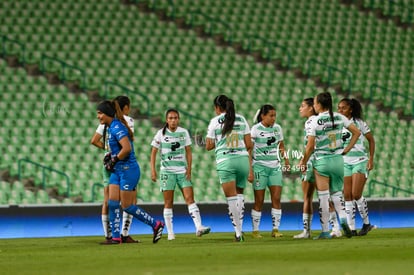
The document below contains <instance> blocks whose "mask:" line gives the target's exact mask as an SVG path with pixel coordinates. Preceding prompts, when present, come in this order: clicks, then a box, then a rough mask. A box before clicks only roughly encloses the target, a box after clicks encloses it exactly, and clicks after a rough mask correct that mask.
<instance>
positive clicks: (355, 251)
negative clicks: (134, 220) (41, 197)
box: [0, 228, 414, 275]
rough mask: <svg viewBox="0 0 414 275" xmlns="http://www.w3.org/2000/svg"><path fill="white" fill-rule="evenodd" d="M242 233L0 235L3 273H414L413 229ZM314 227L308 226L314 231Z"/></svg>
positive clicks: (1, 269) (0, 265)
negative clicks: (122, 240)
mask: <svg viewBox="0 0 414 275" xmlns="http://www.w3.org/2000/svg"><path fill="white" fill-rule="evenodd" d="M283 233H284V237H282V238H278V239H274V238H271V237H270V232H262V235H263V236H264V238H263V239H253V238H252V237H251V233H250V232H246V233H245V239H246V241H245V242H242V243H235V242H233V235H232V234H231V233H214V232H212V233H210V234H209V235H205V236H203V237H201V238H197V237H196V236H195V235H194V234H177V235H176V239H175V240H174V241H168V240H167V238H166V236H164V237H163V238H162V239H161V240H160V241H159V243H157V244H152V239H151V238H152V236H150V235H137V236H135V235H134V236H133V237H134V238H137V239H140V240H141V243H139V244H121V245H99V244H98V243H99V242H100V241H102V240H103V237H97V236H94V237H70V238H36V239H0V272H1V274H7V275H9V274H214V275H217V274H226V275H231V274H319V275H320V274H413V273H412V272H413V269H414V228H403V229H376V230H374V231H371V232H370V233H369V234H368V235H367V236H364V237H353V238H351V239H347V238H345V237H342V238H339V239H331V240H295V239H293V238H292V236H293V235H294V234H296V233H298V232H297V231H296V232H293V231H284V232H283ZM317 233H319V232H314V235H315V236H316V234H317Z"/></svg>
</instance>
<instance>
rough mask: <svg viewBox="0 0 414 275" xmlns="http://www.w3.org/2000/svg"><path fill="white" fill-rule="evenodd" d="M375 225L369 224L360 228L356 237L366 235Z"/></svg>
mask: <svg viewBox="0 0 414 275" xmlns="http://www.w3.org/2000/svg"><path fill="white" fill-rule="evenodd" d="M375 228H376V227H375V225H371V224H370V223H369V224H364V225H363V226H362V228H361V230H360V231H359V233H358V236H365V235H367V234H368V232H369V231H371V230H372V229H375Z"/></svg>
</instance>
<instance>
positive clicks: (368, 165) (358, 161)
mask: <svg viewBox="0 0 414 275" xmlns="http://www.w3.org/2000/svg"><path fill="white" fill-rule="evenodd" d="M338 112H339V113H341V114H343V115H344V116H346V117H347V118H348V119H349V120H351V121H352V122H353V123H354V124H355V125H356V127H357V128H358V129H359V130H360V131H361V133H362V135H361V136H360V137H359V139H358V141H357V143H356V144H355V145H354V147H352V149H351V151H350V152H349V153H348V154H346V155H345V156H344V163H345V170H344V175H345V177H344V197H345V211H346V214H347V218H348V224H349V227H350V228H351V230H352V232H353V235H357V232H356V230H355V208H354V202H355V203H356V205H357V207H358V210H359V214H360V215H361V218H362V220H363V225H362V229H361V230H360V231H359V233H358V235H359V236H364V235H366V234H368V232H369V231H371V230H372V229H373V228H374V226H373V225H371V224H370V222H369V217H368V204H367V201H366V200H365V198H364V196H362V192H363V190H364V186H365V182H366V181H367V177H368V172H369V171H370V170H372V168H374V153H375V140H374V136H373V135H372V133H371V130H370V128H369V127H368V125H367V123H366V122H365V121H363V118H362V106H361V104H360V103H359V101H358V100H356V99H349V98H344V99H342V100H341V101H340V102H339V104H338ZM351 135H352V134H351V133H350V132H349V131H348V130H347V129H344V130H343V133H342V139H343V141H344V144H345V145H347V144H348V143H349V140H350V138H351ZM365 139H367V141H368V147H369V156H368V154H367V151H366V149H365V146H364V141H365Z"/></svg>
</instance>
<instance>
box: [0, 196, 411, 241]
mask: <svg viewBox="0 0 414 275" xmlns="http://www.w3.org/2000/svg"><path fill="white" fill-rule="evenodd" d="M140 206H141V207H142V208H143V209H145V210H147V211H148V212H149V213H150V214H152V215H153V216H154V217H155V218H157V219H162V211H163V205H162V204H142V205H140ZM368 206H369V215H370V220H371V224H374V225H376V226H377V227H378V228H401V227H414V200H395V199H393V200H370V201H369V202H368ZM199 208H200V211H201V215H202V219H203V224H205V225H208V226H211V228H212V232H233V228H232V226H231V223H230V220H229V218H228V215H227V204H225V203H200V204H199ZM270 208H271V206H270V203H266V204H265V205H264V209H263V216H262V222H261V226H260V228H261V231H270V230H271V217H270ZM100 209H101V206H100V205H98V204H73V205H55V206H44V205H43V206H42V205H27V206H25V205H19V206H16V205H12V206H3V207H2V206H0V224H1V226H0V239H1V238H32V237H68V236H73V237H75V236H102V225H101V216H100ZM251 209H252V204H251V203H248V204H246V211H245V220H244V231H246V232H249V231H251V218H250V211H251ZM314 209H315V210H317V209H318V206H317V203H316V202H315V203H314ZM282 211H283V213H282V220H281V227H280V230H281V231H283V230H301V229H302V203H301V202H284V203H282ZM356 217H357V220H356V224H357V228H358V229H359V228H360V227H361V225H362V221H361V219H360V217H359V215H358V214H356ZM312 228H313V229H314V230H320V223H319V215H318V213H314V219H313V223H312ZM174 231H175V233H192V232H195V229H194V225H193V222H192V220H191V218H190V216H189V215H188V210H187V206H186V205H184V204H176V205H175V206H174ZM151 233H152V230H151V228H150V227H149V226H147V225H145V224H143V223H141V222H139V221H137V220H134V221H133V223H132V228H131V232H130V234H131V235H137V234H138V235H139V234H151Z"/></svg>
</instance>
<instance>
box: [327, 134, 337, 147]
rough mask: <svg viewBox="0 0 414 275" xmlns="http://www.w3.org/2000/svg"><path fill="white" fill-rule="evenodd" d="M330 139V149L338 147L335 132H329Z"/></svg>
mask: <svg viewBox="0 0 414 275" xmlns="http://www.w3.org/2000/svg"><path fill="white" fill-rule="evenodd" d="M328 139H329V141H330V142H329V146H328V147H329V149H336V133H335V132H329V133H328Z"/></svg>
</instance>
